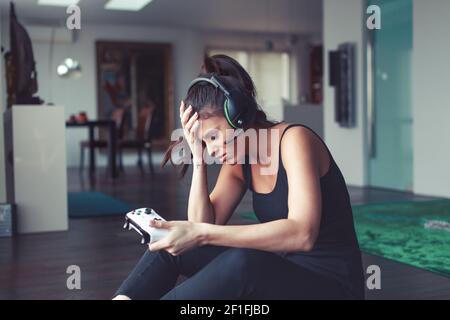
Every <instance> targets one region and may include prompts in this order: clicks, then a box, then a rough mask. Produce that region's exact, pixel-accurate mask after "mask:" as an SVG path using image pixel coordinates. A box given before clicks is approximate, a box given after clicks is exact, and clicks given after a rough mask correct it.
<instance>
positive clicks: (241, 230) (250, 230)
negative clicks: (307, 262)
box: [200, 219, 315, 252]
mask: <svg viewBox="0 0 450 320" xmlns="http://www.w3.org/2000/svg"><path fill="white" fill-rule="evenodd" d="M201 229H202V231H201V236H200V237H201V239H202V240H201V243H202V244H209V245H216V246H228V247H235V248H250V249H258V250H264V251H270V252H293V251H310V250H311V249H312V247H313V246H314V241H315V239H314V236H313V234H312V232H311V231H310V230H306V229H304V228H302V226H301V224H300V223H299V222H298V221H295V220H291V219H281V220H275V221H271V222H266V223H258V224H252V225H239V226H229V225H227V226H221V225H213V224H202V226H201Z"/></svg>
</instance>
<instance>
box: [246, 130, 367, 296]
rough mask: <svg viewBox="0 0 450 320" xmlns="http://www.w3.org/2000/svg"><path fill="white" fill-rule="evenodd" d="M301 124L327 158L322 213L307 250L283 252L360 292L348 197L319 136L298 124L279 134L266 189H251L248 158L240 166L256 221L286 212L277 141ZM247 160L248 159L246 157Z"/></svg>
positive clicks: (360, 273) (283, 173) (322, 181)
mask: <svg viewBox="0 0 450 320" xmlns="http://www.w3.org/2000/svg"><path fill="white" fill-rule="evenodd" d="M295 126H301V127H305V128H307V129H308V130H310V131H311V132H313V133H314V134H315V135H316V136H317V137H318V138H319V140H320V141H321V142H322V143H323V144H324V146H325V147H326V149H327V152H328V154H329V158H330V166H329V169H328V171H327V173H326V174H325V175H324V176H322V177H321V178H320V190H321V198H322V215H321V221H320V228H319V233H318V237H317V239H316V242H315V244H314V248H313V249H312V250H311V251H309V252H291V253H287V254H284V256H285V257H286V258H288V259H290V260H292V261H293V262H295V263H297V264H299V265H301V266H303V267H305V268H308V269H310V270H312V271H314V272H317V273H320V274H322V275H325V276H329V277H332V278H333V279H336V280H337V281H338V282H339V283H341V284H342V285H343V286H344V287H345V288H347V289H348V290H349V294H350V297H352V298H362V297H363V294H364V283H363V282H364V280H363V270H362V264H361V253H360V251H359V246H358V241H357V238H356V233H355V229H354V225H353V214H352V207H351V203H350V197H349V193H348V190H347V186H346V183H345V180H344V177H343V175H342V173H341V171H340V170H339V167H338V166H337V164H336V162H335V161H334V159H333V156H332V155H331V152H330V150H329V149H328V147H327V146H326V144H325V143H324V142H323V140H322V138H320V136H319V135H317V134H316V133H315V132H314V131H313V130H312V129H310V128H309V127H307V126H305V125H302V124H291V125H289V126H287V127H286V129H285V130H284V131H283V133H282V134H281V138H280V145H279V150H278V152H279V161H278V163H279V166H278V172H277V178H276V182H275V187H274V189H273V190H272V191H271V192H270V193H258V192H255V191H254V189H253V186H252V183H251V181H252V177H251V174H252V173H251V167H250V165H249V163H248V161H245V164H244V165H243V166H242V168H243V174H244V178H245V181H246V184H247V188H248V189H250V190H251V191H252V193H253V210H254V211H255V214H256V216H257V217H258V219H259V221H260V222H268V221H273V220H277V219H285V218H287V216H288V178H287V175H286V171H285V169H284V166H283V161H282V158H281V141H282V139H283V136H284V134H285V133H286V131H287V130H288V129H289V128H292V127H295ZM246 160H248V159H246Z"/></svg>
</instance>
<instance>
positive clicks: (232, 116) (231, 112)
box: [223, 97, 241, 129]
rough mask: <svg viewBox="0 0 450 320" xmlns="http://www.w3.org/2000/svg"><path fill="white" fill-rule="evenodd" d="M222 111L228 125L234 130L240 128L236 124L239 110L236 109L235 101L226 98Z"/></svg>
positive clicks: (238, 124) (239, 125) (237, 123)
mask: <svg viewBox="0 0 450 320" xmlns="http://www.w3.org/2000/svg"><path fill="white" fill-rule="evenodd" d="M223 109H224V110H223V111H224V114H225V118H226V119H227V121H228V124H229V125H230V126H231V127H232V128H234V129H237V128H240V127H241V124H240V123H239V122H238V121H239V110H238V109H237V104H236V103H235V101H234V100H233V99H231V98H230V97H226V98H225V102H224V107H223Z"/></svg>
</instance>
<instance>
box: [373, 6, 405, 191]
mask: <svg viewBox="0 0 450 320" xmlns="http://www.w3.org/2000/svg"><path fill="white" fill-rule="evenodd" d="M372 4H373V5H378V6H379V7H380V9H381V29H378V30H369V31H368V32H369V34H368V50H367V59H368V61H367V62H368V64H367V71H368V72H367V76H368V79H367V85H368V87H367V95H368V140H369V143H368V147H369V158H368V159H369V160H368V161H369V163H368V174H369V185H370V186H373V187H380V188H388V189H397V190H403V191H411V190H412V187H413V178H412V176H413V175H412V171H413V149H412V125H413V119H412V107H411V54H412V9H413V8H412V7H413V5H412V0H369V1H368V5H372Z"/></svg>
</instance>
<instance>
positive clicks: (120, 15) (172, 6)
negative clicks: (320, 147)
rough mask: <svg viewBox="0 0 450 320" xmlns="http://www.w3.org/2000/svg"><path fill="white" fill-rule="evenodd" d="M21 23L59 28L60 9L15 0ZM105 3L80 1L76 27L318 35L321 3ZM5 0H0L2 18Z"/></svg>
mask: <svg viewBox="0 0 450 320" xmlns="http://www.w3.org/2000/svg"><path fill="white" fill-rule="evenodd" d="M14 2H15V3H16V12H17V15H18V17H19V19H21V20H22V21H25V22H28V23H40V24H55V23H58V24H61V25H63V24H65V23H64V22H65V19H66V17H67V14H66V12H65V11H66V8H64V7H49V6H39V5H37V0H15V1H14ZM106 2H107V0H80V2H79V4H78V5H79V6H80V9H81V24H82V25H83V23H87V24H91V23H96V24H127V25H140V26H165V27H182V28H189V29H197V30H223V31H246V32H266V33H297V34H319V33H321V29H322V0H153V1H152V2H151V3H150V4H149V5H147V6H146V7H145V8H143V9H142V10H141V11H139V12H126V11H109V10H105V9H104V8H103V7H104V5H105V3H106ZM8 7H9V0H0V10H1V14H2V16H3V17H5V16H7V14H8V12H9V11H8Z"/></svg>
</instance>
